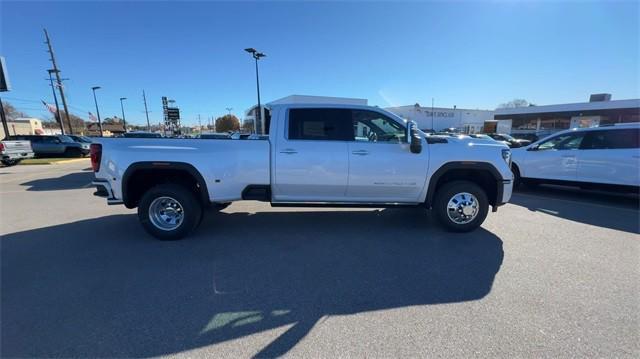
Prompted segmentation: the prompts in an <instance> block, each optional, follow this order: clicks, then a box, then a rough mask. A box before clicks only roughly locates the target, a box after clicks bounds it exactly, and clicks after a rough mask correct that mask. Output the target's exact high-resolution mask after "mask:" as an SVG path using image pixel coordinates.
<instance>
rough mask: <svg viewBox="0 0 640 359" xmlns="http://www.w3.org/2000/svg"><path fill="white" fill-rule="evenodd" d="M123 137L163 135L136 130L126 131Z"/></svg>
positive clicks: (154, 136)
mask: <svg viewBox="0 0 640 359" xmlns="http://www.w3.org/2000/svg"><path fill="white" fill-rule="evenodd" d="M122 137H126V138H161V137H162V135H161V134H159V133H155V132H144V131H134V132H125V133H124V134H123V135H122Z"/></svg>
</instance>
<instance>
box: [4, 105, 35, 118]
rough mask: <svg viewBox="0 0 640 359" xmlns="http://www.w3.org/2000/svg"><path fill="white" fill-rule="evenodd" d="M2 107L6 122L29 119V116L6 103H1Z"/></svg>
mask: <svg viewBox="0 0 640 359" xmlns="http://www.w3.org/2000/svg"><path fill="white" fill-rule="evenodd" d="M2 106H3V107H4V114H5V116H6V117H7V121H13V120H15V119H16V118H20V117H29V115H27V114H26V113H24V112H22V111H18V109H16V108H15V107H14V106H13V105H12V104H10V103H8V102H4V101H3V102H2Z"/></svg>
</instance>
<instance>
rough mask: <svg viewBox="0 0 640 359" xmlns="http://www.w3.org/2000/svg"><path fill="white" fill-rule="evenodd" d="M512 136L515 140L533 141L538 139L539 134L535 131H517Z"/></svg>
mask: <svg viewBox="0 0 640 359" xmlns="http://www.w3.org/2000/svg"><path fill="white" fill-rule="evenodd" d="M512 137H514V138H515V139H516V140H527V141H529V142H530V143H534V142H536V141H537V140H539V139H540V136H538V135H537V134H535V133H517V134H513V135H512ZM543 137H544V136H543Z"/></svg>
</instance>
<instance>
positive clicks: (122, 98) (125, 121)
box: [120, 97, 127, 133]
mask: <svg viewBox="0 0 640 359" xmlns="http://www.w3.org/2000/svg"><path fill="white" fill-rule="evenodd" d="M126 99H127V98H126V97H120V109H122V124H123V125H124V132H125V133H127V120H126V119H125V118H124V105H123V104H122V101H124V100H126Z"/></svg>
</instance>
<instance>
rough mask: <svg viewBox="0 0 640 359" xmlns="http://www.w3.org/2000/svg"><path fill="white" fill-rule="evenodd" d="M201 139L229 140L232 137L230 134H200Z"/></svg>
mask: <svg viewBox="0 0 640 359" xmlns="http://www.w3.org/2000/svg"><path fill="white" fill-rule="evenodd" d="M199 138H201V139H204V140H228V139H230V138H231V135H229V134H228V133H225V132H223V133H202V134H200V137H199Z"/></svg>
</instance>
